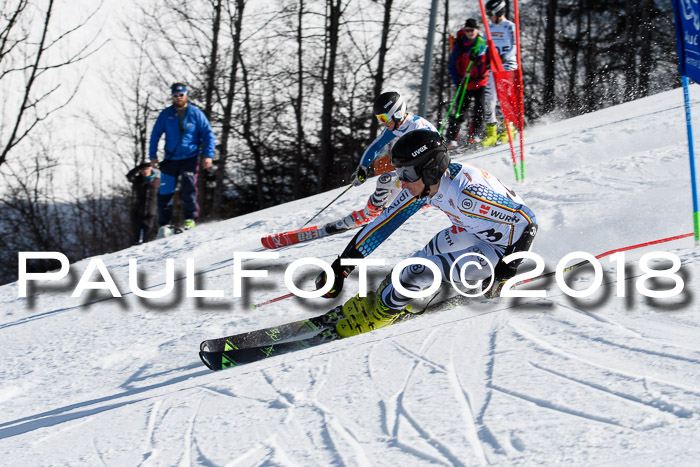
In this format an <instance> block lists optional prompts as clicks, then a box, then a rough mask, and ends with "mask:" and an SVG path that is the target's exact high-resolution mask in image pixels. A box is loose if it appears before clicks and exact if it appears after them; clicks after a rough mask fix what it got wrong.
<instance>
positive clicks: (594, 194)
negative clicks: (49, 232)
mask: <svg viewBox="0 0 700 467" xmlns="http://www.w3.org/2000/svg"><path fill="white" fill-rule="evenodd" d="M696 90H697V87H694V89H693V91H694V92H695V91H696ZM694 96H695V99H699V98H700V94H698V93H697V92H695V93H694ZM682 102H683V98H682V93H681V91H680V90H675V91H672V92H668V93H664V94H659V95H656V96H653V97H650V98H647V99H643V100H639V101H636V102H632V103H627V104H624V105H620V106H618V107H614V108H610V109H607V110H604V111H600V112H597V113H594V114H589V115H585V116H581V117H578V118H574V119H570V120H566V121H561V122H554V123H551V124H549V125H540V126H537V127H534V128H530V129H528V131H527V134H526V142H527V144H526V162H527V180H526V182H524V183H518V184H516V183H515V182H514V181H513V172H512V167H511V163H510V155H509V152H508V151H507V149H505V148H504V147H503V146H501V147H498V148H494V149H491V150H488V151H485V152H482V153H479V154H476V155H471V156H462V157H459V158H457V160H458V161H468V162H470V163H474V164H475V165H478V166H481V167H483V168H485V169H488V170H489V171H491V172H492V173H494V174H496V175H498V176H499V178H501V180H503V181H504V182H506V183H507V184H510V185H511V186H512V187H513V188H514V189H515V190H516V191H517V192H518V193H519V194H520V195H521V196H522V197H523V198H524V199H525V200H526V202H527V204H528V205H529V206H530V207H531V208H532V209H533V210H534V212H535V213H536V215H537V219H538V222H539V225H540V233H539V234H538V236H537V238H536V240H535V244H534V247H533V251H535V252H537V253H538V254H540V255H541V256H542V257H543V258H544V260H545V261H546V264H547V267H548V269H550V270H551V269H553V268H554V267H555V265H556V264H557V262H558V261H559V260H560V259H561V258H562V257H563V256H564V255H565V254H567V253H570V252H572V251H577V250H581V251H587V252H589V253H593V254H598V253H602V252H605V251H608V250H612V249H615V248H620V247H625V246H629V245H633V244H637V243H642V242H647V241H651V240H657V239H662V238H667V237H671V236H675V235H679V234H686V233H689V232H692V207H691V194H690V187H689V175H688V156H687V149H686V147H687V146H686V142H685V125H684V123H685V122H684V113H683V108H682ZM696 107H697V105H696ZM694 118H695V119H696V120H698V119H700V114H698V115H695V116H694ZM341 190H342V188H341V189H338V190H335V191H333V192H330V193H324V194H322V195H318V196H314V197H311V198H308V199H305V200H301V201H298V202H294V203H289V204H286V205H282V206H276V207H273V208H269V209H266V210H263V211H260V212H256V213H253V214H249V215H246V216H242V217H239V218H236V219H230V220H227V221H224V222H220V223H216V224H208V225H201V226H198V227H197V228H196V229H195V230H194V231H192V232H188V233H186V234H184V235H179V236H175V237H170V238H167V239H163V240H159V241H156V242H153V243H149V244H146V245H142V246H138V247H133V248H130V249H128V250H124V251H120V252H117V253H114V254H109V255H104V256H103V257H101V259H102V260H103V261H104V264H105V265H106V266H107V268H108V270H109V273H110V275H111V276H112V277H113V278H114V280H115V282H116V283H117V285H118V287H119V289H120V290H121V291H122V293H123V294H124V296H123V297H122V298H116V299H111V298H109V297H110V294H109V292H107V291H105V290H95V291H86V292H85V293H84V294H83V296H82V297H81V298H72V297H71V293H72V291H73V289H74V287H75V285H76V284H77V281H78V279H79V278H80V275H81V274H82V272H83V271H84V270H85V268H86V266H87V265H88V260H85V261H81V262H80V263H77V264H74V265H72V267H71V277H70V278H69V279H66V280H64V281H61V282H60V283H59V284H58V285H57V284H55V283H49V282H45V283H40V284H39V285H37V286H34V287H32V288H31V289H30V290H31V291H32V294H33V295H32V296H31V297H30V298H27V299H19V298H17V296H18V287H17V284H9V285H6V286H2V287H0V303H1V304H2V307H1V308H0V346H1V347H0V349H1V350H2V356H3V358H2V360H0V459H2V460H3V462H2V463H3V464H5V465H100V464H103V465H137V464H139V465H140V464H143V465H176V464H178V465H191V464H198V465H242V466H248V465H324V464H330V463H333V464H342V465H387V466H388V465H397V464H399V463H400V464H402V465H419V464H420V465H422V464H428V463H430V464H438V465H482V464H495V465H517V464H533V463H547V464H566V465H590V464H605V463H608V464H613V465H640V464H641V465H649V464H661V463H663V464H674V465H692V464H695V463H696V460H697V459H698V457H700V447H699V445H698V443H697V437H698V435H697V433H698V432H699V430H700V340H699V339H698V337H699V336H700V332H699V331H700V316H699V315H700V313H698V312H699V311H700V309H699V307H698V305H697V297H696V295H697V293H698V290H700V288H699V287H698V263H699V262H700V250H698V248H697V247H694V243H693V240H692V238H686V239H683V240H678V241H674V242H670V243H664V244H661V245H656V246H654V247H648V248H644V249H637V250H631V251H628V252H627V253H626V258H627V263H626V266H627V267H626V277H627V280H626V281H625V283H624V286H625V288H626V297H624V298H618V297H617V296H616V291H617V286H618V280H617V277H618V276H617V273H616V271H615V267H614V263H610V262H609V260H608V258H603V259H602V260H601V263H602V265H603V268H604V269H605V271H606V274H605V279H604V281H603V286H602V287H601V288H600V290H599V291H598V293H596V294H595V295H593V296H591V297H590V298H585V299H573V298H570V297H568V296H567V295H566V294H565V293H564V292H563V291H562V290H561V289H560V288H559V287H558V286H557V284H556V283H555V282H554V281H549V282H546V283H544V284H542V283H539V284H533V286H537V287H539V288H545V289H546V290H547V297H546V298H538V299H534V298H528V299H498V300H492V301H483V300H481V301H480V300H474V301H472V302H471V303H470V304H469V305H467V306H461V307H458V308H455V309H451V310H446V311H443V312H440V313H436V314H432V315H426V316H423V317H420V318H419V319H415V320H412V321H409V322H406V323H402V324H399V325H396V326H393V327H391V328H388V329H383V330H379V331H376V332H373V333H369V334H366V335H362V336H358V337H356V338H352V339H348V340H343V341H336V342H333V343H330V344H327V345H324V346H321V347H316V348H312V349H309V350H305V351H300V352H296V353H293V354H289V355H282V356H279V357H274V358H270V359H268V360H265V361H262V362H259V363H255V364H250V365H246V366H242V367H239V368H234V369H230V370H226V371H223V372H217V373H214V372H211V371H209V370H207V369H206V368H205V367H204V366H203V365H202V364H201V362H200V361H199V358H198V356H197V350H198V345H199V342H200V341H201V340H203V339H205V338H212V337H220V336H223V335H226V334H231V333H237V332H243V331H247V330H252V329H255V328H259V327H263V326H268V325H273V324H280V323H283V322H286V321H291V320H295V319H299V318H302V317H306V316H311V315H312V314H316V313H318V312H321V311H325V310H327V309H329V308H331V307H332V306H333V304H334V303H335V302H329V301H325V300H323V299H316V300H301V299H297V298H294V299H289V300H285V301H280V302H277V303H274V304H271V305H268V306H265V307H263V308H260V309H258V310H252V309H251V306H250V305H251V304H252V303H258V302H262V301H264V300H268V299H270V298H273V297H276V296H279V295H282V294H284V293H287V290H286V288H285V287H284V285H283V281H282V277H283V272H284V269H285V268H286V266H287V265H289V264H290V263H291V262H292V261H294V260H296V259H299V258H303V257H317V258H322V259H324V260H326V261H328V262H330V261H332V260H333V259H334V258H335V257H336V256H337V254H338V253H339V252H340V251H341V250H342V249H343V247H344V246H345V244H346V243H347V241H348V240H349V238H350V237H351V236H352V234H350V233H347V234H344V235H339V236H335V237H330V238H326V239H321V240H317V241H314V242H312V243H308V244H303V245H297V246H294V247H291V248H288V249H285V250H282V251H280V258H279V259H278V260H249V261H246V262H245V267H246V268H263V267H264V268H267V269H269V270H270V275H269V277H267V278H260V279H246V280H244V286H245V291H244V296H243V298H233V280H232V271H233V261H232V258H233V252H234V251H239V252H246V251H255V250H258V249H259V245H260V243H259V238H260V237H261V236H262V235H264V234H268V233H273V232H281V231H285V230H290V229H294V228H297V227H299V226H300V225H301V224H302V223H303V222H304V221H305V220H306V219H308V218H310V217H311V216H312V215H313V214H314V213H316V212H317V211H318V209H320V208H321V207H323V206H324V205H325V204H326V203H327V202H328V201H329V200H330V199H332V197H333V196H335V195H336V194H338V193H340V191H341ZM372 190H373V183H371V182H369V183H366V184H365V185H363V186H362V187H360V188H355V189H352V190H351V191H350V192H349V193H348V194H346V195H345V196H343V197H341V198H340V200H339V201H338V202H337V203H336V204H334V205H333V206H332V207H331V208H329V209H328V212H327V213H324V215H323V217H322V218H319V221H320V222H326V221H330V220H333V219H335V218H338V217H340V216H341V215H344V214H345V213H347V212H348V211H349V210H351V209H356V208H358V207H361V206H362V205H363V204H364V202H365V200H366V197H367V196H368V195H369V194H370V193H371V191H372ZM448 225H449V224H448V222H447V220H446V219H445V216H444V215H443V214H442V213H440V212H437V211H435V210H425V211H423V212H420V213H418V214H417V215H416V216H414V217H413V218H412V219H411V220H410V221H409V222H408V223H407V224H406V225H404V226H403V227H402V228H401V230H399V231H398V232H397V233H396V234H395V235H394V236H393V237H392V238H390V239H389V240H388V241H387V242H385V243H384V244H383V245H382V246H381V247H380V248H379V249H378V250H377V251H376V252H375V253H374V254H373V257H376V258H384V259H386V261H387V267H386V268H384V269H383V270H382V271H380V272H379V273H376V274H374V275H372V280H373V283H374V284H376V283H377V282H378V281H379V280H380V279H381V278H382V277H383V276H384V274H386V273H387V272H388V271H389V270H390V269H389V268H390V267H391V266H393V265H394V264H396V263H397V262H398V261H399V260H401V259H403V258H404V257H406V256H408V255H410V253H411V252H413V251H415V250H417V249H419V248H421V247H422V246H423V245H424V244H425V243H426V242H427V241H428V240H429V239H430V238H431V237H432V235H433V234H434V233H436V232H437V231H438V229H440V228H442V227H445V226H448ZM649 251H670V252H673V253H674V254H676V255H678V256H679V257H680V258H681V259H682V261H683V266H682V269H681V273H680V274H681V275H682V277H683V278H684V280H685V290H684V293H683V294H681V295H680V296H678V297H676V298H670V299H648V298H645V297H644V296H642V295H641V294H640V293H639V292H638V291H637V290H636V289H635V281H636V279H637V277H638V276H639V274H640V271H639V268H638V267H637V260H638V259H639V258H640V257H641V255H642V254H644V253H647V252H649ZM131 258H135V259H138V261H139V263H138V266H139V273H140V278H139V281H140V282H139V283H140V284H141V286H142V287H145V286H146V284H150V285H153V286H154V289H158V288H159V287H161V284H163V283H164V280H165V272H164V271H165V260H166V259H167V258H172V259H174V260H175V269H176V274H175V275H176V277H178V278H182V277H184V275H185V260H186V259H188V258H191V259H194V260H195V269H196V270H197V272H198V274H197V276H196V278H197V281H196V282H197V286H198V287H199V288H206V289H210V290H223V294H224V296H223V297H222V298H203V299H202V298H198V299H196V298H187V297H185V292H186V284H185V281H184V280H178V281H176V282H175V289H174V291H173V292H172V293H170V294H168V295H167V296H166V297H164V298H162V299H140V298H138V297H136V296H134V295H133V294H132V293H130V292H129V290H130V289H129V268H128V262H129V259H131ZM314 275H315V271H312V270H311V269H308V270H303V271H300V272H299V273H298V274H297V283H298V285H300V286H302V285H303V286H305V287H306V288H307V289H310V288H311V283H312V278H313V276H314ZM94 277H95V279H94V280H97V277H98V276H94ZM568 277H569V279H568V283H569V284H570V285H572V286H573V287H574V288H579V289H580V288H585V287H587V286H588V285H590V283H591V277H592V275H591V274H590V269H589V270H584V271H578V272H576V273H573V274H571V275H570V276H568ZM665 288H670V287H669V286H668V285H666V286H665ZM356 289H357V275H356V274H355V275H353V276H351V279H349V280H348V282H346V287H345V291H344V294H343V295H342V297H341V299H342V300H345V299H347V298H348V297H349V296H350V295H352V294H353V293H354V292H355V291H356ZM339 301H340V300H339Z"/></svg>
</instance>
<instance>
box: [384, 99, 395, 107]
mask: <svg viewBox="0 0 700 467" xmlns="http://www.w3.org/2000/svg"><path fill="white" fill-rule="evenodd" d="M392 105H394V101H389V102H387V103H386V105H385V106H384V108H385V109H390V108H391V106H392Z"/></svg>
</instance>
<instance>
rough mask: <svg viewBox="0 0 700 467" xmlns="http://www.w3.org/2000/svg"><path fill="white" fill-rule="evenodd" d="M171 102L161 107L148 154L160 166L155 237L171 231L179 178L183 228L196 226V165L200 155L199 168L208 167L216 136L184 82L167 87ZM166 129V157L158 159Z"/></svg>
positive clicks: (197, 213)
mask: <svg viewBox="0 0 700 467" xmlns="http://www.w3.org/2000/svg"><path fill="white" fill-rule="evenodd" d="M170 91H171V94H172V99H173V105H172V106H170V107H168V108H167V109H165V110H163V111H162V112H161V113H160V115H158V119H157V120H156V123H155V125H153V131H152V132H151V143H150V147H149V151H148V152H149V158H150V159H151V166H152V167H160V171H161V177H160V189H159V191H158V225H159V226H160V228H159V229H158V238H161V237H167V236H168V235H170V234H171V233H172V231H173V227H172V225H171V224H172V220H173V196H174V195H175V187H176V186H177V179H178V177H179V178H180V197H181V198H182V204H183V210H184V217H185V223H184V228H185V230H189V229H191V228H192V227H194V226H195V221H196V220H197V218H198V217H199V206H198V204H197V169H198V165H199V156H200V154H201V155H202V169H208V168H209V167H211V165H212V159H213V158H214V146H215V145H216V138H215V136H214V131H213V130H212V129H211V125H210V124H209V121H208V120H207V117H206V116H205V115H204V112H202V111H201V110H199V109H198V108H197V107H195V106H194V105H191V104H189V103H188V98H187V95H188V93H187V86H185V85H184V84H182V83H175V84H173V85H172V86H171V87H170ZM163 133H165V157H164V158H163V162H161V163H160V164H159V163H158V154H157V153H158V142H159V141H160V137H161V136H162V135H163Z"/></svg>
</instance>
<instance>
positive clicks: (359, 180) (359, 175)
mask: <svg viewBox="0 0 700 467" xmlns="http://www.w3.org/2000/svg"><path fill="white" fill-rule="evenodd" d="M365 180H367V167H365V166H364V165H358V166H357V169H355V172H353V174H352V176H351V177H350V183H351V184H352V186H360V185H362V184H363V183H365Z"/></svg>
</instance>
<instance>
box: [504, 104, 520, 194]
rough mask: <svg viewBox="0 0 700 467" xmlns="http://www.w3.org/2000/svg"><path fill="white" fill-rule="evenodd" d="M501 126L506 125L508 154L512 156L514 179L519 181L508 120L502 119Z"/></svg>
mask: <svg viewBox="0 0 700 467" xmlns="http://www.w3.org/2000/svg"><path fill="white" fill-rule="evenodd" d="M503 126H505V127H506V133H508V143H509V144H510V155H511V156H512V158H513V170H514V171H515V181H516V182H517V181H520V178H519V177H518V162H517V161H516V160H515V149H514V148H513V135H512V134H511V133H510V122H509V121H508V119H507V118H504V119H503Z"/></svg>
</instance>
